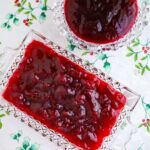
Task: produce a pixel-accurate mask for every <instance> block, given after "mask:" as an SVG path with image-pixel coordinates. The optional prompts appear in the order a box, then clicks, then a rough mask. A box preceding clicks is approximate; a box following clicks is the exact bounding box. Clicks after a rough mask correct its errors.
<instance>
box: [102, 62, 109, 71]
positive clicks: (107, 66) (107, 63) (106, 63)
mask: <svg viewBox="0 0 150 150" xmlns="http://www.w3.org/2000/svg"><path fill="white" fill-rule="evenodd" d="M103 67H104V68H105V69H109V68H110V63H109V62H108V61H106V62H105V63H104V66H103Z"/></svg>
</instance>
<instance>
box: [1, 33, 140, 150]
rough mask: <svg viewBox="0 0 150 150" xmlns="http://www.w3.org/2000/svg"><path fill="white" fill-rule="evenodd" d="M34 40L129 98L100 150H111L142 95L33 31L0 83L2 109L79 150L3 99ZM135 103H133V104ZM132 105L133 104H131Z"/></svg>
mask: <svg viewBox="0 0 150 150" xmlns="http://www.w3.org/2000/svg"><path fill="white" fill-rule="evenodd" d="M32 40H39V41H41V42H43V43H44V44H46V45H47V46H49V47H51V48H53V49H55V50H56V52H57V53H59V54H60V55H63V56H64V57H67V58H68V59H70V60H71V61H73V62H75V63H76V64H78V65H80V66H81V67H83V68H84V69H86V70H87V71H89V72H91V73H93V74H95V75H97V76H98V77H99V78H101V79H102V80H104V81H106V82H107V83H109V84H110V85H112V87H113V88H114V89H116V90H118V91H120V92H121V93H123V94H124V95H125V96H126V97H127V101H128V102H129V103H128V102H127V104H126V106H125V107H124V109H123V110H122V112H121V114H120V116H119V117H118V120H117V122H116V124H115V126H114V127H113V129H112V131H111V134H110V136H108V137H106V138H105V140H104V141H103V144H102V145H101V147H100V148H99V149H100V150H107V149H109V150H110V143H111V141H112V140H113V139H114V137H115V134H116V132H117V130H118V128H119V126H120V125H121V123H122V122H123V121H124V119H125V118H126V117H127V115H128V114H129V113H130V112H132V111H133V110H134V108H135V106H136V104H137V103H138V101H139V99H140V95H139V94H137V93H136V92H133V91H132V90H130V89H129V88H128V87H126V86H124V85H123V84H121V83H119V82H117V81H116V80H114V79H112V78H111V77H110V76H108V75H107V74H105V73H104V72H102V71H101V70H99V69H97V68H94V67H93V66H92V65H87V64H86V61H85V60H82V59H81V58H79V57H76V56H75V55H74V54H73V53H71V52H69V51H67V50H65V49H63V48H61V47H60V46H58V45H57V44H55V43H53V42H52V41H50V40H49V39H47V38H46V37H44V36H43V35H41V34H40V33H38V32H36V31H34V30H32V31H30V32H29V33H28V34H27V35H26V36H25V38H24V40H23V41H22V43H21V45H20V46H19V47H18V48H16V49H15V50H16V51H17V56H16V57H15V58H14V60H13V61H12V63H11V65H10V67H9V68H8V70H7V71H6V73H5V75H4V77H3V79H2V81H1V82H0V97H1V100H0V107H2V108H3V109H4V110H5V111H10V112H11V114H13V115H14V117H16V118H19V120H21V121H22V122H24V123H26V124H27V125H28V126H30V127H32V128H33V129H35V130H36V131H38V132H40V133H41V134H42V135H43V136H45V137H47V138H48V139H50V140H51V141H53V142H55V143H57V145H58V146H61V147H62V148H64V149H65V150H79V149H80V148H78V147H77V146H75V145H74V144H72V143H70V142H69V141H68V140H67V139H66V138H64V137H63V136H62V135H60V134H59V133H56V132H55V131H53V130H51V129H49V128H47V127H46V126H45V125H43V124H41V123H40V122H39V121H37V120H35V119H34V118H33V117H32V116H29V115H27V114H26V113H24V112H22V111H21V110H19V109H18V108H16V107H15V106H14V105H13V104H11V103H9V102H8V101H7V100H5V99H4V98H3V97H2V93H3V91H4V89H5V87H6V86H7V83H8V81H9V78H10V77H11V76H12V74H13V72H14V71H15V69H16V68H17V67H18V65H19V63H20V62H21V60H22V58H23V56H24V52H25V48H26V46H27V45H28V44H29V43H30V42H31V41H32ZM132 101H133V102H132ZM131 103H132V104H131Z"/></svg>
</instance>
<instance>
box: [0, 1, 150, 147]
mask: <svg viewBox="0 0 150 150" xmlns="http://www.w3.org/2000/svg"><path fill="white" fill-rule="evenodd" d="M29 2H30V3H29ZM44 2H46V0H41V1H39V0H34V1H33V0H27V1H26V0H22V3H23V4H22V5H23V7H24V9H22V8H21V7H19V6H16V5H18V3H19V1H17V0H16V5H15V2H14V1H12V0H7V1H0V14H1V15H0V24H1V27H0V43H1V44H0V79H2V77H3V74H4V72H5V71H6V69H7V67H8V65H9V64H10V62H11V60H12V59H13V57H14V56H15V52H14V51H12V50H9V49H7V50H6V49H5V47H10V48H16V47H17V46H18V45H19V43H21V41H22V40H23V38H24V37H25V35H26V34H27V33H28V32H29V31H30V30H31V29H34V30H36V31H38V32H40V33H41V34H43V35H45V36H46V37H47V38H49V39H50V40H52V41H54V42H56V43H57V44H59V45H61V46H62V47H64V48H66V49H68V50H69V51H72V52H73V53H75V54H76V55H78V56H79V57H82V58H83V59H86V60H88V62H89V63H92V65H94V66H95V67H97V68H99V69H101V70H103V71H104V72H107V73H108V74H109V75H110V76H112V77H113V78H115V79H116V80H118V81H120V82H121V83H123V84H125V85H127V86H128V87H129V88H131V89H133V90H134V91H136V92H137V93H139V94H140V95H142V98H141V100H140V101H139V103H138V104H137V106H136V108H135V109H134V111H133V113H132V115H131V118H130V121H126V122H124V123H123V124H122V125H121V135H120V136H118V140H117V142H116V144H115V145H114V147H113V149H114V150H148V149H149V147H150V142H149V141H150V120H149V119H150V34H149V33H150V24H149V25H148V26H147V27H145V29H144V30H143V33H142V35H141V36H140V37H139V38H137V39H135V40H134V41H133V42H132V43H131V45H126V46H124V47H123V48H121V49H119V50H117V51H109V52H103V53H96V52H89V51H87V50H79V49H77V48H76V47H75V46H74V45H71V44H70V43H69V42H68V41H67V40H66V38H65V37H63V36H62V35H61V34H60V33H59V30H58V28H57V26H56V25H55V23H54V21H53V17H52V13H53V12H52V11H51V10H50V8H51V6H52V5H53V4H54V2H55V0H48V1H47V3H46V5H47V6H48V10H44V8H42V7H41V3H42V5H44ZM149 6H150V3H149ZM41 8H42V9H43V10H41ZM30 9H33V15H32V16H31V15H30V14H29V11H30ZM17 11H18V12H19V13H16V12H17ZM27 18H29V19H31V18H32V19H31V20H29V22H28V25H27V23H26V22H27V20H26V19H27ZM148 19H149V22H150V14H148ZM103 58H104V59H103ZM24 145H27V147H28V149H29V150H49V149H50V150H61V148H59V147H57V146H56V145H55V144H54V143H52V142H50V141H49V140H48V139H45V138H44V137H42V136H41V135H40V134H39V133H37V132H35V131H34V130H33V129H31V128H29V127H28V126H27V125H25V124H23V123H21V122H20V121H19V120H17V119H15V118H13V117H12V116H11V115H9V114H7V112H5V111H4V110H2V109H1V108H0V149H2V150H15V149H18V150H25V149H24Z"/></svg>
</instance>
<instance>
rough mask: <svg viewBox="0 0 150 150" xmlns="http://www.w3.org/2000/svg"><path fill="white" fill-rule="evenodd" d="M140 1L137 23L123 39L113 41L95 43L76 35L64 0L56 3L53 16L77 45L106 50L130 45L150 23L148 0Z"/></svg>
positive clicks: (63, 31) (92, 49)
mask: <svg viewBox="0 0 150 150" xmlns="http://www.w3.org/2000/svg"><path fill="white" fill-rule="evenodd" d="M137 2H138V6H139V9H138V16H137V19H136V21H135V24H134V25H133V27H132V28H131V30H130V31H129V32H128V33H127V34H126V35H125V36H124V37H123V38H121V39H119V40H117V41H114V42H112V43H106V44H95V43H91V42H87V41H84V40H82V39H80V38H79V37H78V36H76V35H75V34H74V33H73V32H72V31H71V29H70V27H69V26H68V23H67V21H66V18H65V12H64V0H59V1H58V2H56V3H55V5H54V8H53V16H54V20H55V22H56V24H57V25H58V28H59V29H60V32H61V33H62V34H63V35H65V36H66V37H67V39H68V40H69V41H70V42H71V43H72V44H75V45H77V46H78V47H79V48H80V49H87V50H91V51H102V50H103V51H105V50H117V49H118V48H121V47H123V46H125V45H129V44H130V43H131V42H132V41H133V40H134V39H135V38H138V37H139V36H140V35H141V33H142V30H143V29H144V27H145V26H146V25H147V24H148V20H147V12H148V11H149V9H148V5H147V1H146V0H137Z"/></svg>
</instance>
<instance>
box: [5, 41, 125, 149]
mask: <svg viewBox="0 0 150 150" xmlns="http://www.w3.org/2000/svg"><path fill="white" fill-rule="evenodd" d="M3 97H4V98H5V99H6V100H7V101H9V102H11V103H12V104H14V105H15V106H16V107H17V108H19V109H20V110H22V111H23V112H25V113H27V114H28V115H30V116H32V117H33V118H34V119H36V120H38V121H40V122H41V123H42V124H44V125H46V126H47V127H48V128H49V129H52V130H54V131H56V132H57V133H60V134H61V135H63V136H64V137H65V138H66V139H68V140H69V141H70V142H71V143H73V144H75V145H77V146H78V147H81V148H82V149H84V150H96V149H97V148H98V147H100V146H101V144H102V142H103V140H104V138H105V137H106V136H108V135H109V134H110V132H111V130H112V128H113V126H114V125H115V123H116V121H117V118H118V116H119V114H120V113H121V111H122V109H123V107H124V106H125V103H126V98H125V96H124V95H123V94H121V93H120V92H118V91H117V90H115V89H114V88H113V87H112V86H110V85H109V84H108V83H106V82H104V81H103V80H101V79H99V78H98V77H97V76H96V75H94V74H91V73H90V72H87V71H86V70H85V69H83V68H82V67H80V66H79V65H77V64H75V63H74V62H72V61H70V60H69V59H67V58H65V57H64V56H61V55H60V54H58V53H56V52H55V51H54V50H53V49H52V48H50V47H48V46H46V45H44V44H43V43H41V42H39V41H35V40H34V41H32V42H31V43H30V44H29V45H28V46H27V48H26V50H25V54H24V57H23V59H22V61H21V63H20V64H19V66H18V68H17V69H16V70H15V72H14V73H13V75H12V76H11V78H10V79H9V82H8V84H7V87H6V89H5V91H4V93H3Z"/></svg>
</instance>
